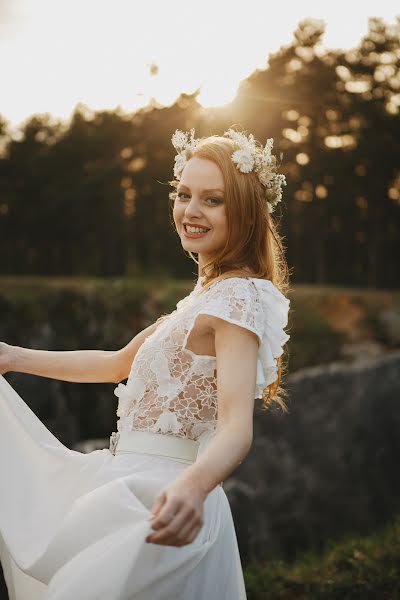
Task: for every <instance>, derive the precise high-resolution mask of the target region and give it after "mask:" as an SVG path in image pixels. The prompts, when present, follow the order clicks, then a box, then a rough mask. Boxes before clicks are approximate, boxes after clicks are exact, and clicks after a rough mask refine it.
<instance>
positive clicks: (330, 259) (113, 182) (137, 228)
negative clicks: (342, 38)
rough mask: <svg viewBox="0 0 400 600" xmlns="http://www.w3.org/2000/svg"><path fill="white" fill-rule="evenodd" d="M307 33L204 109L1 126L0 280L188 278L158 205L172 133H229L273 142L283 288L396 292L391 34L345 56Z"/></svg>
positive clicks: (382, 32)
mask: <svg viewBox="0 0 400 600" xmlns="http://www.w3.org/2000/svg"><path fill="white" fill-rule="evenodd" d="M323 34H324V25H323V24H321V23H320V22H318V21H314V20H310V19H307V20H305V21H303V22H301V23H299V25H298V27H297V30H296V31H295V32H294V35H293V40H292V42H291V43H290V44H288V45H287V46H284V47H282V48H280V49H279V51H278V52H276V53H275V54H271V55H270V56H269V57H268V61H267V63H266V66H265V68H264V69H258V70H256V71H255V72H254V73H252V74H251V75H250V76H249V77H248V78H246V79H245V80H243V81H242V82H241V83H240V86H239V88H238V90H237V94H236V96H235V98H234V100H233V101H232V102H231V103H229V104H227V105H225V106H221V107H215V108H207V109H205V108H203V107H202V106H201V105H200V104H199V102H198V101H197V96H198V94H199V90H197V91H195V92H194V93H193V94H181V95H180V96H179V98H178V99H177V100H176V102H175V103H174V104H173V105H171V106H168V107H165V106H161V105H159V104H158V103H157V102H156V101H154V100H153V101H151V102H150V103H149V105H148V106H146V107H144V108H143V109H140V110H138V111H136V112H134V113H132V114H129V113H126V112H124V111H122V110H120V109H119V110H116V111H97V112H95V111H92V110H91V109H90V108H89V107H87V106H85V105H82V104H80V105H78V106H77V107H76V108H75V111H74V113H73V115H72V117H71V119H70V120H69V121H68V122H63V121H57V120H55V119H53V118H52V117H51V115H49V114H44V115H33V116H32V117H30V118H29V119H28V120H27V121H26V122H25V123H24V124H23V126H22V127H21V128H20V130H19V131H18V132H17V133H15V132H14V133H11V131H10V127H9V124H8V122H7V121H6V119H5V118H4V117H0V257H1V259H0V273H1V274H3V275H6V274H16V275H22V274H25V275H27V274H28V275H50V276H51V275H90V276H124V275H132V274H144V273H145V274H149V275H159V274H169V275H171V276H177V277H179V276H184V275H186V276H187V275H188V271H189V269H191V270H192V272H195V271H196V267H195V265H193V263H192V262H190V264H189V265H188V260H189V261H190V259H188V258H187V257H185V255H184V253H183V250H182V246H181V243H180V240H179V238H178V235H177V234H176V232H175V231H174V227H173V223H172V214H171V209H170V202H169V200H168V193H169V191H170V189H171V188H170V187H169V185H168V183H167V182H168V181H169V180H171V179H172V176H173V159H174V155H175V151H174V148H173V147H172V144H171V141H170V140H171V135H172V133H173V132H174V131H175V129H183V130H188V129H190V128H191V127H195V129H196V137H200V136H203V135H209V134H215V133H223V132H224V131H225V130H226V129H227V128H228V127H230V126H232V125H235V124H236V125H240V126H241V127H243V128H245V129H246V130H247V131H248V132H252V133H254V135H255V136H256V137H257V138H258V139H259V140H260V141H261V142H262V143H265V142H266V140H267V138H269V137H273V138H274V153H275V154H277V155H279V154H280V153H282V155H283V156H282V164H281V172H283V173H284V174H285V175H286V179H287V183H288V185H287V186H286V187H285V188H284V189H283V191H284V195H283V199H282V202H281V203H280V204H279V205H278V207H277V209H276V211H275V212H274V215H275V217H276V218H277V219H278V220H279V223H280V231H281V233H282V235H283V238H284V244H285V246H286V249H287V259H288V262H289V266H290V268H291V272H292V282H293V283H317V284H333V285H356V286H367V287H386V288H395V287H398V285H399V280H400V277H399V268H398V260H397V259H396V257H397V256H399V255H400V165H399V155H400V153H399V150H400V120H399V106H400V69H399V63H400V42H399V40H400V35H399V34H400V20H397V22H396V23H395V24H387V23H385V22H384V21H383V20H382V19H379V18H373V19H370V21H369V29H368V32H367V34H366V35H365V37H364V38H363V39H362V40H361V41H360V42H359V44H358V45H357V46H356V47H354V48H352V49H348V50H338V49H325V48H323V46H322V40H323Z"/></svg>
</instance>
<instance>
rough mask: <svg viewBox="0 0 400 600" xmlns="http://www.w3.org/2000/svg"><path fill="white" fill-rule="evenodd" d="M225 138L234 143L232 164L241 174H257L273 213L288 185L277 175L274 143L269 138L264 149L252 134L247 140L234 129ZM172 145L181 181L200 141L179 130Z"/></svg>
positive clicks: (175, 171) (177, 173)
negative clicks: (283, 190)
mask: <svg viewBox="0 0 400 600" xmlns="http://www.w3.org/2000/svg"><path fill="white" fill-rule="evenodd" d="M224 136H227V137H229V138H230V139H231V140H233V142H234V145H235V150H234V152H233V154H232V161H233V162H234V163H235V164H236V168H237V169H239V171H241V172H242V173H250V172H251V171H255V172H256V173H257V176H258V179H259V180H260V182H261V183H262V185H263V186H264V187H265V198H266V201H267V206H268V211H269V212H270V213H272V212H273V210H274V207H275V206H276V204H278V202H280V200H281V198H282V186H283V185H286V178H285V176H284V175H282V174H281V173H276V172H275V171H276V169H277V162H276V157H275V156H273V155H272V153H271V151H272V147H273V143H274V140H273V138H269V139H268V140H267V143H266V144H265V148H263V147H262V146H261V147H259V146H257V143H256V140H255V139H254V136H253V135H252V134H250V135H249V136H248V137H247V136H246V135H245V134H244V133H241V132H239V131H235V130H234V129H228V131H225V133H224ZM171 141H172V145H173V146H174V148H175V150H177V151H178V154H177V155H176V156H175V164H174V176H175V177H176V179H180V177H181V174H182V171H183V169H184V167H185V165H186V163H187V161H188V160H189V158H191V156H192V154H193V152H194V151H195V150H196V148H197V146H198V144H199V142H200V141H201V140H200V139H195V137H194V129H193V128H192V129H191V130H190V132H186V133H185V132H183V131H180V130H179V129H177V130H176V131H175V133H174V134H173V136H172V138H171Z"/></svg>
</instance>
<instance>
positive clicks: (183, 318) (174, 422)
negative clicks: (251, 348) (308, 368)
mask: <svg viewBox="0 0 400 600" xmlns="http://www.w3.org/2000/svg"><path fill="white" fill-rule="evenodd" d="M203 279H204V278H203V277H199V279H198V281H197V283H196V286H195V287H194V289H193V290H192V292H191V293H190V294H189V295H188V296H186V297H185V298H183V299H182V300H180V301H179V302H178V303H177V305H176V309H175V310H174V311H173V312H172V313H170V314H169V315H167V316H166V317H165V318H164V319H163V320H161V321H160V324H159V325H158V327H157V328H156V330H155V331H154V332H153V333H152V334H151V335H149V336H148V337H147V338H146V339H145V341H144V343H143V344H142V345H141V346H140V348H139V350H138V351H137V353H136V356H135V358H134V360H133V363H132V366H131V370H130V373H129V376H128V380H127V382H126V384H124V383H120V384H118V386H117V387H116V388H115V390H114V393H115V395H116V396H118V398H119V402H118V409H117V416H118V417H119V419H118V421H117V428H118V431H122V430H133V429H138V430H142V431H143V430H144V431H151V432H161V433H169V434H170V435H176V436H178V437H185V438H189V439H192V440H198V439H199V437H200V436H201V435H202V434H203V432H205V431H213V430H215V427H216V422H217V410H218V407H217V368H216V357H215V356H209V355H200V354H195V353H194V352H193V351H192V350H189V349H188V348H187V346H186V345H187V340H188V337H189V334H190V332H191V330H192V329H193V328H194V326H195V322H196V318H197V316H198V315H200V314H208V315H213V316H216V317H220V318H221V319H224V320H226V321H229V322H230V323H234V324H236V325H239V326H241V327H245V328H246V329H249V330H250V331H253V332H254V333H256V334H257V336H258V339H259V352H258V361H257V376H256V381H255V387H254V398H261V393H262V389H263V387H265V386H266V385H268V384H269V383H272V382H274V381H275V380H276V379H277V368H276V362H275V360H274V358H276V357H278V356H280V355H281V354H282V352H283V344H285V342H286V341H287V340H288V339H289V337H290V336H289V335H288V334H287V333H286V332H285V331H284V329H283V328H284V327H286V325H287V322H288V311H289V303H290V301H289V300H288V299H287V298H286V297H285V296H284V295H283V294H282V293H281V292H280V291H279V290H278V289H277V288H276V287H275V286H274V285H273V284H272V282H271V281H269V280H265V279H256V278H253V277H247V278H240V277H230V278H227V279H223V280H220V281H216V282H215V283H213V284H211V286H210V287H209V288H208V289H207V290H205V291H204V292H202V293H200V291H201V283H202V280H203Z"/></svg>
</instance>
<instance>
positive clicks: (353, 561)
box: [244, 515, 400, 600]
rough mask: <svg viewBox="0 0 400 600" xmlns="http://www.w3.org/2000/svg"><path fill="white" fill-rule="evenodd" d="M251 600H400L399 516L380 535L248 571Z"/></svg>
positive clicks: (245, 572) (248, 590) (268, 563)
mask: <svg viewBox="0 0 400 600" xmlns="http://www.w3.org/2000/svg"><path fill="white" fill-rule="evenodd" d="M244 575H245V581H246V589H247V597H248V600H320V599H323V600H399V598H400V515H398V516H397V517H396V518H395V519H394V520H393V522H390V523H389V524H388V525H387V526H386V527H385V528H384V529H383V530H382V531H380V532H378V533H376V534H375V535H371V536H368V537H364V538H363V537H357V538H350V539H347V540H344V541H342V542H340V543H331V544H328V548H327V550H326V551H325V553H324V554H323V555H322V556H319V555H318V554H316V553H314V552H306V553H305V554H303V555H302V556H300V557H299V558H298V560H296V561H295V562H294V563H293V564H291V565H288V564H285V563H284V562H283V561H272V560H271V561H268V562H267V563H265V564H251V565H248V566H247V567H246V568H244Z"/></svg>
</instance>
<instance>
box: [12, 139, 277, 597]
mask: <svg viewBox="0 0 400 600" xmlns="http://www.w3.org/2000/svg"><path fill="white" fill-rule="evenodd" d="M238 135H239V134H238ZM246 139H247V138H246ZM187 141H188V140H187V136H184V134H182V135H180V134H177V133H175V134H174V136H173V142H175V143H176V144H178V143H179V144H180V145H181V153H180V154H181V155H180V157H178V160H176V161H175V169H174V172H175V176H176V178H177V179H176V180H175V182H176V185H175V184H174V187H175V188H176V191H175V195H173V196H172V197H173V201H174V206H173V217H174V223H175V227H176V230H177V233H178V235H179V236H180V239H181V243H182V246H183V248H184V250H188V251H189V252H190V253H197V255H198V257H199V261H198V265H199V274H198V279H197V282H196V285H195V286H194V288H193V290H192V291H191V293H190V294H189V295H188V296H186V297H185V298H182V299H181V300H180V301H179V302H178V303H177V305H176V309H175V310H174V311H173V312H172V313H170V314H168V315H162V316H161V317H160V318H159V319H158V320H157V321H156V322H155V323H153V324H152V325H151V326H149V327H148V328H147V329H145V330H143V331H141V332H140V333H139V334H137V335H136V336H135V337H134V338H133V339H132V340H131V341H130V342H129V343H128V344H127V345H126V346H124V347H123V348H121V349H120V350H116V351H108V352H105V351H98V350H81V351H67V352H53V351H46V350H34V349H30V348H21V347H13V346H9V345H8V344H6V343H4V342H0V373H3V374H5V373H7V372H9V371H19V372H21V373H31V374H36V375H39V376H44V377H52V378H55V379H62V380H66V381H79V382H100V381H103V382H105V381H112V382H115V383H117V384H118V385H117V387H116V388H115V390H114V393H115V395H116V396H117V397H118V398H119V401H118V408H117V416H118V419H117V431H114V432H112V434H111V436H110V447H109V448H104V449H102V450H95V451H93V452H90V453H88V454H81V453H80V452H75V451H73V450H70V449H69V448H66V447H65V446H64V445H63V444H62V443H61V442H60V441H59V440H58V439H57V438H56V437H55V436H54V435H52V434H51V432H50V431H49V430H48V429H47V428H46V427H45V426H44V425H43V423H42V422H41V421H40V420H39V419H38V418H37V416H36V415H35V414H34V413H33V412H32V411H31V410H30V409H29V407H28V406H27V404H26V403H25V402H24V400H23V399H22V398H21V397H20V396H19V395H18V393H17V392H16V391H15V390H14V389H13V387H12V386H11V385H10V384H9V383H8V382H7V381H6V379H5V378H4V377H2V376H1V375H0V480H1V484H2V488H1V494H0V558H1V562H2V565H3V569H4V574H5V579H6V583H7V587H8V591H9V596H10V599H11V600H28V599H29V600H44V599H46V600H70V599H71V598H82V599H84V600H98V599H99V598H101V599H102V598H118V599H120V600H132V599H135V600H149V599H150V598H151V600H165V599H166V598H174V599H175V600H189V599H190V600H209V599H210V598H218V599H219V598H221V599H222V598H229V600H245V598H246V590H245V583H244V577H243V571H242V565H241V560H240V553H239V547H238V543H237V538H236V532H235V527H234V523H233V519H232V514H231V510H230V505H229V502H228V498H227V496H226V494H225V492H224V490H223V481H224V480H225V479H226V478H228V477H229V476H230V475H231V474H232V473H233V472H234V470H235V469H236V468H237V466H238V465H239V464H240V463H241V462H242V461H243V460H244V458H245V457H246V455H247V453H248V452H249V449H250V447H251V444H252V439H253V410H254V401H255V400H256V399H259V400H262V402H263V403H264V404H263V405H264V406H268V405H269V404H270V403H271V402H272V401H276V403H277V404H281V406H282V407H283V406H284V405H283V403H282V401H281V399H280V397H279V395H278V394H277V389H278V385H279V382H280V376H281V371H280V367H279V361H280V359H281V355H282V354H283V348H284V345H285V343H286V342H287V340H288V339H289V335H288V334H287V333H286V332H285V330H284V328H285V327H286V325H287V322H288V310H289V300H288V299H287V298H286V297H285V296H284V294H283V293H282V291H281V290H280V289H278V285H281V286H283V283H284V280H283V276H284V271H283V269H282V264H283V263H282V262H279V260H278V259H277V254H276V248H275V245H274V244H275V243H276V239H275V237H274V233H276V230H275V229H274V227H273V224H272V218H271V210H272V207H273V206H274V205H275V204H276V203H277V202H278V201H279V200H280V185H281V184H282V180H281V179H280V176H279V174H277V173H276V167H275V163H274V161H273V160H272V158H271V155H270V149H271V143H270V140H269V141H268V142H267V146H266V148H265V149H263V150H262V152H261V154H262V157H261V158H260V154H259V153H258V152H259V150H258V148H256V147H255V145H254V144H253V141H252V139H251V138H250V139H249V142H248V144H249V145H248V146H245V145H244V143H243V140H242V138H240V137H239V138H237V140H236V143H232V140H231V139H228V140H227V139H225V138H223V137H215V138H214V137H213V138H211V139H209V138H207V139H205V141H203V142H202V143H201V144H199V145H198V147H197V145H196V148H195V147H194V143H193V146H192V148H191V149H189V150H188V148H187V144H186V142H187ZM192 141H193V140H192ZM252 161H253V163H252ZM235 165H237V166H235ZM253 167H254V169H253ZM256 167H257V168H256ZM242 169H244V170H242ZM263 182H264V183H263ZM276 235H277V234H276ZM125 378H127V381H126V383H122V382H121V381H122V380H123V379H125Z"/></svg>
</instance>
